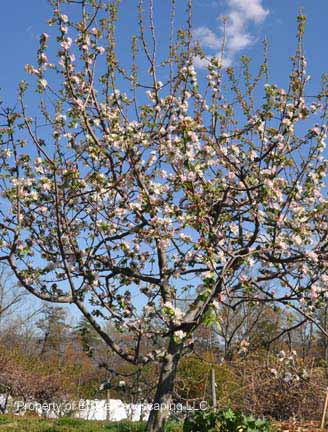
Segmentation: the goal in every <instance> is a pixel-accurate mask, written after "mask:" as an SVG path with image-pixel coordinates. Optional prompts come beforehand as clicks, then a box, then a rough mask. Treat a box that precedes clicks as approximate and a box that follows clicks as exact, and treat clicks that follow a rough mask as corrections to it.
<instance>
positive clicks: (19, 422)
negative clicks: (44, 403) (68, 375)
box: [0, 415, 182, 432]
mask: <svg viewBox="0 0 328 432" xmlns="http://www.w3.org/2000/svg"><path fill="white" fill-rule="evenodd" d="M145 429H146V423H145V422H134V423H131V422H128V421H124V420H123V421H120V422H110V423H109V422H106V421H93V420H80V419H75V418H61V419H58V420H51V419H43V418H39V417H18V416H12V415H11V416H10V415H0V432H144V431H145ZM181 430H182V427H181V426H180V425H178V424H176V423H172V422H170V423H169V424H168V425H167V428H166V431H167V432H181Z"/></svg>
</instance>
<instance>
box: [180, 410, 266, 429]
mask: <svg viewBox="0 0 328 432" xmlns="http://www.w3.org/2000/svg"><path fill="white" fill-rule="evenodd" d="M272 430H273V429H272V427H271V424H270V422H269V421H268V420H264V419H255V418H254V417H253V416H246V415H244V414H242V413H241V412H238V411H236V412H235V411H233V410H232V409H226V410H222V411H213V410H206V411H197V412H196V413H194V414H193V416H191V417H187V418H186V420H185V422H184V425H183V432H236V431H238V432H270V431H272Z"/></svg>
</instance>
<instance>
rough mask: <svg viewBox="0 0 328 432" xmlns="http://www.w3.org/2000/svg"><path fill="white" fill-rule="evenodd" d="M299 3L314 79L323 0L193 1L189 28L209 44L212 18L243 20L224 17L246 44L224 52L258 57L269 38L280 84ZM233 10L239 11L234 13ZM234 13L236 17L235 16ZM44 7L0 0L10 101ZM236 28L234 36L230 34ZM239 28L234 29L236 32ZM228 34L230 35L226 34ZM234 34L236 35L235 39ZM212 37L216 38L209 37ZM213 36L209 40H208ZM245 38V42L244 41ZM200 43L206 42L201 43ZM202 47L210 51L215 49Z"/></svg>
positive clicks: (2, 80)
mask: <svg viewBox="0 0 328 432" xmlns="http://www.w3.org/2000/svg"><path fill="white" fill-rule="evenodd" d="M131 3H137V2H136V0H135V1H134V2H133V0H123V3H122V4H123V9H122V13H121V16H120V22H121V27H120V35H122V36H125V35H126V34H127V33H128V32H127V29H131V28H133V26H134V23H135V14H134V13H133V11H132V9H133V8H132V7H131ZM183 3H184V2H182V1H179V2H178V4H180V5H181V6H180V8H179V11H178V16H179V17H181V16H182V12H183V9H184V7H182V4H183ZM168 4H169V1H168V0H155V8H156V10H157V11H158V14H157V23H158V24H159V27H160V29H161V31H162V32H163V33H164V34H167V22H166V19H165V17H166V16H167V11H168ZM301 6H303V7H304V10H305V14H306V15H307V17H308V25H307V32H306V44H305V46H306V54H307V57H308V63H309V73H310V74H311V75H312V77H313V78H314V79H315V80H317V79H318V78H319V77H320V75H321V73H322V72H324V71H328V56H327V55H326V46H327V43H328V32H327V16H328V2H327V1H326V0H315V1H313V0H302V1H300V0H288V1H286V0H194V19H193V22H194V27H195V29H199V28H202V29H204V28H206V29H207V30H208V32H211V33H208V34H209V35H210V36H211V35H212V36H214V39H213V40H212V46H213V43H215V41H216V40H217V41H218V40H219V39H220V28H219V20H218V18H219V17H220V16H221V15H228V16H229V17H230V18H233V17H235V18H236V12H237V19H239V20H240V19H243V20H244V21H243V22H236V21H235V23H234V24H233V23H232V21H230V27H228V30H229V28H230V30H231V33H233V34H234V36H233V37H234V40H232V39H231V44H232V45H233V44H234V45H235V47H236V45H238V42H240V43H241V45H243V44H244V45H246V46H245V48H244V49H240V50H239V49H235V51H233V50H230V52H228V54H227V55H228V56H229V57H231V58H230V59H229V61H230V60H231V61H232V63H233V64H235V63H236V59H237V58H238V57H239V56H240V55H241V54H246V55H249V56H251V57H253V58H255V59H257V60H258V59H260V58H261V57H260V56H261V53H262V51H261V49H262V48H261V47H262V45H261V42H260V41H261V39H262V38H263V37H264V36H267V38H268V40H269V43H270V63H271V78H272V81H274V82H277V83H278V84H281V85H282V84H284V82H286V79H287V76H288V65H289V61H288V58H289V56H290V55H291V54H292V53H293V49H294V47H295V42H296V38H295V35H296V30H295V29H296V15H297V10H298V8H299V7H301ZM238 11H239V12H238ZM238 13H239V17H238ZM49 14H50V9H49V5H48V2H47V0H30V1H29V2H26V1H23V0H16V1H15V0H14V1H11V2H3V4H2V5H1V16H0V38H1V39H0V40H1V41H2V42H1V45H0V47H1V48H0V49H1V58H2V62H1V63H2V67H1V69H0V87H1V88H2V97H3V98H4V99H7V100H10V101H13V100H14V96H15V93H16V88H17V82H18V81H19V80H21V79H24V78H26V74H25V72H24V65H25V64H26V63H33V62H34V59H35V52H36V50H37V46H38V39H39V35H40V33H41V32H43V31H47V19H48V17H49ZM236 32H237V35H236ZM238 32H239V34H238ZM231 37H232V36H231ZM238 37H239V39H238ZM215 38H217V39H215ZM213 41H214V42H213ZM247 41H248V42H249V43H247ZM205 45H206V44H205ZM205 49H206V50H207V51H208V52H209V53H211V54H213V53H215V52H216V50H215V48H207V46H205Z"/></svg>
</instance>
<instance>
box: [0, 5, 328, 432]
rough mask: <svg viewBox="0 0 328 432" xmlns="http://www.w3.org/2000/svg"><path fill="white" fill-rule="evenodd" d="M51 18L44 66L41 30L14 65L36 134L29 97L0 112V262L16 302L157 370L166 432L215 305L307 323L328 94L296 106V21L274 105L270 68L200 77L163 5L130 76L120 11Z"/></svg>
mask: <svg viewBox="0 0 328 432" xmlns="http://www.w3.org/2000/svg"><path fill="white" fill-rule="evenodd" d="M51 4H52V5H53V16H52V18H51V19H50V21H49V23H50V25H52V26H54V27H55V30H54V31H53V32H52V33H53V35H55V36H56V37H57V41H58V45H57V48H58V50H57V51H56V53H52V52H50V51H49V53H48V54H49V55H53V56H54V61H53V63H51V62H50V61H49V60H48V56H47V46H48V39H49V36H48V34H46V33H44V34H42V35H41V39H40V49H39V51H38V55H37V65H36V66H31V65H27V66H26V70H27V72H28V73H30V74H32V75H34V76H35V77H36V79H37V86H36V90H37V92H38V93H40V105H39V111H40V115H41V117H42V128H41V127H39V123H38V122H34V121H33V119H32V118H31V117H30V116H29V114H28V111H27V107H26V105H25V102H24V100H25V99H24V95H25V92H26V91H27V88H28V85H27V83H26V82H22V83H21V84H20V94H19V101H20V104H21V105H20V106H21V109H20V111H17V110H11V109H3V112H2V118H3V122H5V123H6V125H5V127H4V128H2V130H1V146H2V153H1V163H2V165H1V168H2V174H1V175H2V182H1V189H2V196H3V200H4V201H5V204H4V206H3V207H2V209H1V210H0V212H1V233H0V237H1V245H2V246H1V249H2V259H3V260H7V262H8V263H9V265H10V266H11V269H12V271H13V272H14V274H15V275H16V277H17V279H18V280H19V282H20V283H21V284H22V285H23V286H24V287H25V288H26V289H27V290H28V291H29V292H30V293H32V294H34V295H35V296H37V297H39V298H40V299H42V300H45V301H48V302H53V303H69V304H74V305H75V306H76V307H77V309H78V310H79V311H80V313H81V314H82V315H83V316H84V317H85V318H86V319H87V320H88V321H89V323H90V324H91V325H92V326H93V327H94V329H95V330H96V331H97V333H98V335H99V336H100V337H101V338H102V339H103V340H104V341H105V343H106V344H107V345H108V347H109V348H110V349H111V350H113V352H115V353H116V355H118V356H120V357H121V358H122V359H123V360H125V361H127V362H130V363H132V364H133V365H135V366H136V367H139V366H140V367H142V366H144V365H147V364H149V363H150V362H153V361H155V362H157V363H158V364H159V365H160V374H159V381H158V385H157V389H156V392H155V398H154V402H155V403H156V404H157V407H160V409H153V410H152V411H151V415H150V417H149V421H148V426H147V428H148V431H163V430H164V424H165V420H166V418H167V416H168V413H169V404H170V401H171V400H172V392H173V387H174V382H175V378H176V373H177V368H178V364H179V360H180V358H181V357H182V356H183V355H184V354H185V353H186V352H189V351H190V350H191V348H192V335H193V333H194V332H195V331H196V330H197V328H198V327H199V326H200V325H201V324H202V323H203V322H206V323H208V324H209V323H211V322H212V321H213V320H215V319H216V316H217V311H220V309H221V307H222V302H224V299H225V298H227V297H230V298H234V299H235V300H236V301H238V302H254V301H264V300H265V301H268V302H270V301H272V302H280V303H282V304H284V305H288V306H289V307H290V308H293V309H296V310H298V311H299V312H300V313H302V314H303V315H304V316H305V317H307V318H308V319H312V320H313V321H315V320H314V318H313V311H314V310H315V309H316V308H317V307H318V305H320V304H321V303H322V302H324V301H325V298H326V297H325V296H326V288H325V287H326V281H327V278H328V275H327V248H328V243H327V241H326V236H327V227H328V224H327V204H328V201H327V197H326V193H325V176H326V168H327V163H326V161H325V160H324V158H323V156H322V152H323V149H324V147H325V143H324V139H325V137H326V130H327V125H326V118H327V116H326V112H327V98H326V95H327V91H326V82H325V80H324V81H323V84H322V89H321V90H320V91H319V93H317V95H316V96H311V97H310V96H309V95H307V94H306V83H307V81H308V76H307V73H306V61H305V58H304V52H303V43H302V39H303V32H304V25H305V17H304V16H303V15H300V16H299V17H298V22H299V28H298V46H297V51H296V55H295V56H294V57H293V59H292V70H291V74H290V80H289V84H288V86H287V90H284V89H282V88H279V87H277V86H276V85H272V84H269V83H268V82H267V81H266V72H267V65H266V63H264V64H263V65H262V66H261V67H260V70H259V72H258V74H256V75H255V78H252V75H251V73H250V66H249V60H248V59H247V58H243V59H242V63H241V76H242V77H243V79H242V80H241V81H240V80H239V79H238V78H237V77H238V75H237V74H236V72H235V70H234V69H233V68H231V67H229V68H227V69H224V67H223V63H224V52H222V55H221V58H220V57H216V58H211V59H207V60H206V59H204V61H205V63H206V64H207V69H208V75H207V77H203V78H202V77H201V76H200V75H199V74H197V72H196V71H195V69H194V66H193V63H194V61H195V58H196V57H197V56H200V57H204V55H203V54H202V53H201V52H200V50H199V48H198V47H197V45H195V44H193V41H192V23H191V21H192V14H191V11H192V4H191V0H189V1H188V2H187V16H186V25H185V28H182V29H179V30H178V31H176V32H175V31H174V29H175V27H174V16H175V5H176V3H175V2H174V1H172V4H171V12H170V16H171V19H170V23H169V24H170V25H169V28H170V29H171V30H170V41H169V43H168V45H169V49H168V54H167V55H166V54H163V50H161V53H159V51H158V49H157V48H158V47H157V36H156V30H155V25H154V13H155V12H154V5H153V2H152V1H150V4H149V9H148V11H147V16H148V21H147V22H146V21H145V11H144V8H143V2H142V1H140V2H139V9H138V11H139V33H138V36H137V37H134V36H132V35H131V36H132V61H131V64H130V67H129V70H128V69H127V68H126V67H124V65H122V64H121V63H120V60H119V56H118V55H117V52H116V43H115V26H116V24H117V22H116V21H117V16H118V15H117V13H118V2H116V1H113V2H106V3H103V2H100V1H99V2H98V1H97V0H92V1H90V2H86V1H82V2H78V3H76V2H73V1H72V2H71V1H68V2H66V1H61V0H56V1H51ZM76 7H78V8H80V15H78V14H79V12H76V11H75V9H74V10H73V8H76ZM73 17H77V18H76V19H75V18H73ZM140 64H141V65H142V70H143V71H144V70H148V73H147V74H145V73H143V72H142V73H139V72H138V67H139V65H140ZM146 64H147V67H145V66H146ZM160 79H162V81H161V80H160ZM257 87H258V88H259V91H261V97H262V96H263V98H261V97H257V93H256V92H255V89H257ZM145 91H146V92H145ZM311 94H312V95H313V94H314V93H313V92H311ZM256 100H258V101H259V102H258V103H255V101H256ZM24 148H26V149H24ZM8 209H10V211H8ZM181 301H185V304H186V307H185V308H184V310H182V309H180V308H179V307H177V305H179V302H181ZM106 322H109V323H110V326H111V328H113V327H115V328H116V329H117V332H121V333H122V334H123V333H124V332H125V331H128V332H129V340H128V342H127V343H125V342H126V341H124V340H122V341H117V340H116V339H115V338H113V336H112V333H111V332H108V331H107V330H108V327H107V329H106V324H105V323H106ZM145 348H147V349H145Z"/></svg>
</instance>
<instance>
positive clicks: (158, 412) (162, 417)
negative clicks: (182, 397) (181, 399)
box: [147, 336, 181, 432]
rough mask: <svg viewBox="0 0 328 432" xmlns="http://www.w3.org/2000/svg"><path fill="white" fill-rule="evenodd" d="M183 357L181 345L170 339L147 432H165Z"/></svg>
mask: <svg viewBox="0 0 328 432" xmlns="http://www.w3.org/2000/svg"><path fill="white" fill-rule="evenodd" d="M180 355H181V344H178V343H176V342H175V341H174V339H173V336H172V338H171V339H170V342H169V346H168V352H167V354H166V356H165V359H164V361H163V363H162V367H161V371H160V376H159V381H158V384H157V390H156V395H155V399H154V402H153V406H152V410H151V412H150V415H149V419H148V423H147V432H164V426H165V422H166V420H167V418H168V416H169V413H170V405H171V402H172V393H173V387H174V381H175V377H176V373H177V367H178V363H179V359H180Z"/></svg>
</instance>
